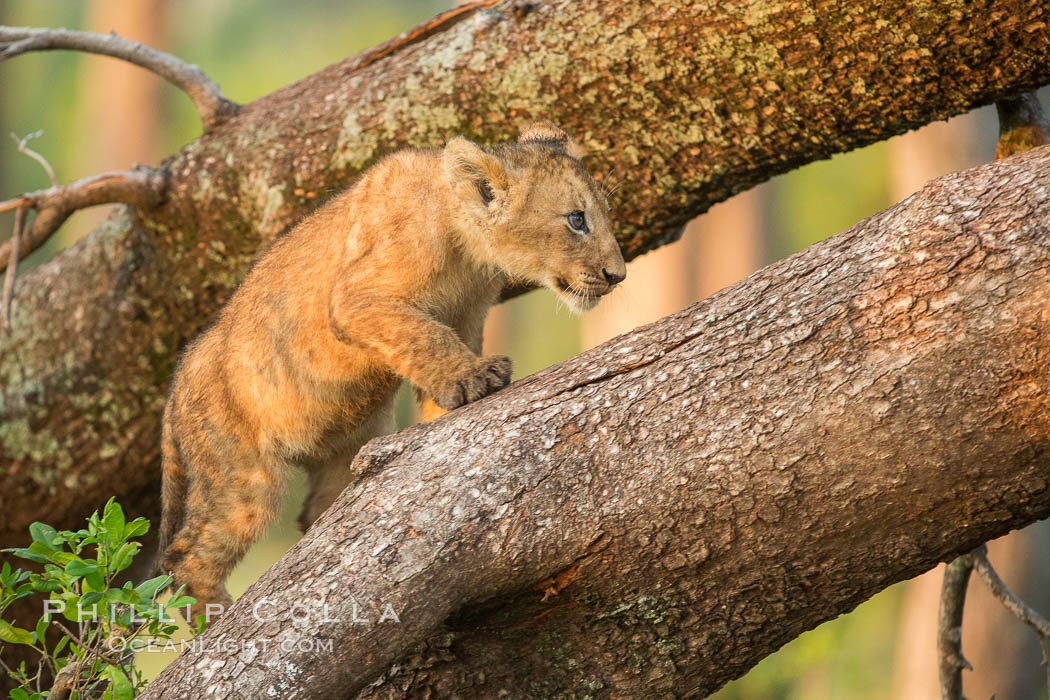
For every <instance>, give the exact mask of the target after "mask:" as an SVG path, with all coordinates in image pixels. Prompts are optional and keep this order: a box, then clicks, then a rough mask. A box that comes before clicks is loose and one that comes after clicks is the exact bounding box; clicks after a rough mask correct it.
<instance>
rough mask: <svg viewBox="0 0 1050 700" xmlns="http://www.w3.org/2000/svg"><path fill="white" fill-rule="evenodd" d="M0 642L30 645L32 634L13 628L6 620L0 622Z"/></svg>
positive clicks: (19, 628)
mask: <svg viewBox="0 0 1050 700" xmlns="http://www.w3.org/2000/svg"><path fill="white" fill-rule="evenodd" d="M0 641H2V642H7V643H9V644H32V643H33V633H32V632H30V631H29V630H24V629H22V628H21V627H15V626H14V625H12V624H11V623H10V622H8V621H7V620H0Z"/></svg>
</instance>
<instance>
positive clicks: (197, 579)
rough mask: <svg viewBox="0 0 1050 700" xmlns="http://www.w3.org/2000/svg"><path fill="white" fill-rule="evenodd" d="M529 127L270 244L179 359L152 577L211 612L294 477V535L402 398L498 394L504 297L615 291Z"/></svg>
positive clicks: (589, 223) (444, 402) (574, 184)
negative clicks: (304, 493)
mask: <svg viewBox="0 0 1050 700" xmlns="http://www.w3.org/2000/svg"><path fill="white" fill-rule="evenodd" d="M575 152H576V146H575V144H574V143H573V142H572V141H571V140H570V139H569V137H568V136H567V135H566V134H565V133H564V132H563V131H561V130H560V129H558V128H557V127H555V126H553V125H551V124H547V123H539V124H535V125H533V126H531V127H529V128H528V129H527V130H526V131H525V132H524V133H522V135H521V137H520V139H519V140H518V142H517V143H516V144H504V145H498V146H495V147H492V148H482V147H480V146H477V145H475V144H474V143H472V142H470V141H468V140H466V139H464V138H454V139H452V140H451V141H450V142H449V143H448V145H447V146H445V148H444V149H433V150H405V151H401V152H398V153H394V154H393V155H390V156H388V157H386V158H384V159H383V160H381V161H380V162H379V163H377V164H376V165H375V166H374V167H372V168H371V169H370V170H369V171H368V172H366V173H365V174H364V175H363V176H362V177H361V178H360V180H359V181H358V182H357V183H356V184H355V185H354V186H353V187H351V188H350V189H349V190H347V191H346V192H343V193H342V194H340V195H338V196H336V197H335V198H334V199H332V200H331V201H330V202H328V203H327V204H325V205H324V206H323V207H321V208H320V209H318V210H317V211H316V212H315V213H313V214H312V215H310V216H309V217H308V218H306V219H305V220H303V221H302V222H301V223H300V224H298V225H297V226H296V227H295V228H294V229H292V230H291V231H290V232H289V233H287V234H286V235H284V236H282V237H280V238H278V239H277V240H276V241H275V242H274V244H273V246H272V247H271V248H270V250H269V251H267V252H266V254H265V255H263V256H262V257H261V258H260V259H259V260H258V262H257V263H256V264H255V265H254V266H253V267H252V269H251V271H250V272H249V273H248V275H247V277H246V278H245V279H244V281H243V282H242V283H241V285H240V286H239V287H238V288H237V290H236V291H235V292H234V294H233V295H232V297H231V298H230V300H229V302H228V303H227V304H226V305H225V306H224V307H223V308H222V310H221V311H219V313H218V317H217V318H216V319H215V321H214V323H213V324H212V325H211V326H210V327H208V328H207V329H206V330H205V331H203V332H202V333H201V334H200V335H199V336H198V337H197V338H196V339H195V340H194V341H193V342H192V343H191V344H190V345H189V346H188V348H187V349H186V351H185V353H184V354H183V356H182V357H181V359H180V361H179V364H178V367H177V369H176V370H175V377H174V379H173V381H172V386H171V391H170V394H169V396H168V401H167V405H166V406H165V410H164V425H163V443H162V454H163V472H164V473H163V498H164V509H163V519H162V524H161V546H162V549H161V558H160V561H159V568H160V570H161V571H164V572H172V573H173V574H174V576H175V580H176V582H177V583H178V584H186V587H187V593H188V594H189V595H192V596H194V597H196V598H197V600H198V606H197V607H196V608H195V610H194V612H195V613H196V612H197V611H198V610H203V606H204V604H206V603H221V604H226V603H228V602H229V601H230V597H229V595H228V594H227V593H226V590H225V588H224V586H223V582H224V581H225V579H226V577H227V575H228V574H229V573H230V571H231V570H232V569H233V567H234V565H235V564H236V563H237V561H238V560H239V559H240V558H241V557H242V556H243V555H244V553H245V552H246V551H247V549H248V547H249V546H250V545H251V544H252V543H253V542H254V541H255V539H256V538H257V537H259V535H260V534H261V533H262V531H263V529H264V528H265V527H266V525H267V524H268V523H269V522H270V520H271V519H272V518H273V517H274V515H275V514H276V512H277V509H278V506H279V502H280V497H281V495H282V491H283V490H284V486H285V482H286V481H287V478H288V475H289V472H290V471H291V468H292V467H302V468H304V469H305V470H306V472H307V475H308V478H309V486H310V492H309V495H308V497H307V499H306V505H305V507H304V510H303V513H302V515H301V516H300V523H301V525H302V526H303V528H304V529H305V528H306V527H307V526H309V525H310V524H311V523H312V522H313V521H314V520H315V519H317V517H318V516H319V515H320V514H321V513H322V512H323V511H324V510H325V509H326V508H327V507H328V506H329V505H330V504H331V503H332V502H333V501H334V500H335V498H336V496H338V495H339V493H340V492H341V491H342V490H343V489H344V488H345V487H346V486H347V485H348V484H349V483H351V482H352V481H353V480H354V477H355V474H354V470H353V468H352V465H351V461H352V459H353V456H354V455H355V454H356V453H357V451H358V450H359V449H360V448H361V446H362V445H364V444H365V443H366V442H367V441H368V440H370V439H372V438H373V437H376V436H378V435H383V434H386V433H389V432H391V431H392V430H393V414H392V401H393V398H394V394H395V392H396V390H397V388H398V386H399V384H400V383H401V381H402V380H403V379H407V380H409V381H410V382H412V383H413V384H414V385H415V386H416V387H417V389H418V390H419V391H420V392H422V393H423V394H425V395H426V396H429V397H430V398H431V399H432V400H433V401H434V402H435V403H436V404H437V405H438V406H440V407H441V408H443V409H446V410H448V409H453V408H456V407H457V406H462V405H463V404H465V403H468V402H470V401H474V400H476V399H480V398H481V397H483V396H485V395H486V394H489V393H491V392H493V391H496V390H497V389H500V388H502V387H504V386H506V385H507V383H508V382H509V381H510V374H511V366H510V360H509V359H508V358H506V357H502V356H496V355H487V356H482V355H480V352H481V332H482V326H483V324H484V321H485V314H486V313H487V311H488V308H489V307H490V306H491V305H492V304H494V303H495V302H496V301H497V298H498V297H499V294H500V291H501V290H502V289H503V288H504V287H505V286H507V285H508V284H509V283H511V282H525V283H530V284H537V285H542V286H545V287H548V288H550V289H552V290H553V291H554V292H555V294H557V295H559V296H560V297H561V299H562V300H564V301H565V302H566V303H567V304H568V305H569V306H570V307H571V308H573V309H575V310H577V311H584V310H587V309H590V308H592V307H593V306H594V305H595V304H596V303H597V302H598V298H599V297H601V296H602V295H604V294H607V293H608V292H609V291H610V290H612V288H613V287H614V286H615V285H616V284H617V283H618V282H620V281H622V280H623V279H624V276H625V274H626V269H625V267H624V261H623V257H622V256H621V254H620V248H619V246H618V244H617V242H616V239H615V238H613V234H612V232H611V230H610V223H609V210H608V205H607V203H606V201H605V197H604V196H603V193H602V190H601V189H600V188H599V186H598V185H597V183H595V181H594V179H593V178H592V177H591V175H590V174H589V173H588V172H587V170H586V169H585V168H584V166H583V165H582V164H581V163H580V161H579V160H577V159H576V157H574V155H573V154H574V153H575Z"/></svg>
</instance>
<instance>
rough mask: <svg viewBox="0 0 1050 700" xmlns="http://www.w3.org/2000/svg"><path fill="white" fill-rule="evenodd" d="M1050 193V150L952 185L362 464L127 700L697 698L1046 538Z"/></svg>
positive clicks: (375, 451) (933, 187)
mask: <svg viewBox="0 0 1050 700" xmlns="http://www.w3.org/2000/svg"><path fill="white" fill-rule="evenodd" d="M1048 191H1050V147H1044V148H1040V149H1036V150H1033V151H1030V152H1029V153H1027V154H1024V155H1022V156H1017V157H1013V158H1008V159H1004V160H1000V161H997V162H995V163H993V164H989V165H986V166H983V167H980V168H975V169H973V170H969V171H966V172H963V173H958V174H954V175H951V176H947V177H944V178H941V179H939V180H937V181H935V182H933V183H931V184H930V185H928V186H927V187H926V188H925V189H924V190H923V191H922V192H921V193H920V194H918V195H916V196H914V197H912V198H910V199H908V200H906V201H904V202H902V203H901V204H898V205H896V206H895V207H893V208H891V209H888V210H886V211H885V212H882V213H880V214H878V215H876V216H874V217H872V218H871V219H868V220H866V221H864V222H862V223H860V224H858V225H857V226H855V227H853V228H852V229H850V230H848V231H846V232H844V233H842V234H839V235H838V236H835V237H833V238H831V239H829V240H827V241H824V242H823V243H820V244H817V245H815V246H813V247H811V248H809V249H807V250H805V251H803V252H802V253H799V254H798V255H795V256H793V257H791V258H789V259H787V260H784V261H782V262H779V263H776V264H774V265H771V266H770V267H767V268H765V269H764V270H762V271H760V272H758V273H756V274H755V275H752V276H751V277H750V278H748V279H747V280H745V281H743V282H741V283H740V284H737V285H735V286H733V287H731V288H729V289H727V290H725V291H723V292H721V293H719V294H716V295H715V296H714V297H712V298H710V299H709V300H706V301H703V302H700V303H699V304H696V305H694V306H693V307H691V308H688V309H686V310H684V311H682V312H680V313H677V314H675V315H673V316H670V317H668V318H666V319H663V320H662V321H660V322H657V323H654V324H652V325H649V326H646V327H644V328H641V329H639V330H637V331H635V332H634V333H631V334H628V335H625V336H621V337H619V338H617V339H614V340H613V341H611V342H609V343H607V344H605V345H603V346H601V347H599V348H596V349H595V350H593V351H590V352H588V353H585V354H583V355H581V356H579V357H577V358H574V359H572V360H570V361H568V362H565V363H563V364H561V365H557V366H555V367H553V368H551V369H549V370H546V371H544V372H541V373H539V374H536V375H533V376H531V377H529V378H527V379H525V380H523V381H520V382H517V383H515V384H514V385H512V386H511V387H509V388H508V389H506V390H504V391H502V392H500V393H498V394H497V395H495V396H493V397H489V398H486V399H484V400H482V401H480V402H478V403H475V404H471V405H469V406H467V407H465V408H464V409H461V410H457V411H455V412H453V413H452V414H450V415H448V416H446V417H444V418H443V419H441V420H439V421H436V422H434V423H430V424H426V425H421V426H416V427H414V428H412V429H410V430H406V431H403V432H402V433H399V434H397V435H394V436H390V437H387V438H382V439H380V440H376V441H373V442H372V443H369V445H367V446H366V447H365V449H364V450H363V451H362V453H361V454H359V455H358V457H357V461H358V464H359V467H360V469H361V470H362V471H364V472H365V477H364V479H363V481H362V482H361V483H360V484H358V485H357V486H354V487H351V488H349V489H348V490H347V491H346V492H344V493H343V495H342V496H341V497H340V499H339V500H338V501H337V502H336V504H335V505H334V506H333V507H332V508H331V509H330V510H329V511H328V512H327V513H326V514H325V515H324V516H323V517H322V518H321V520H319V521H318V523H317V524H316V525H315V526H314V527H313V528H311V530H310V531H309V532H308V533H307V535H306V536H305V537H304V539H303V540H302V541H301V542H300V543H299V544H297V545H296V546H295V547H294V548H293V549H292V550H291V551H289V552H288V554H287V555H286V556H285V557H284V558H283V559H281V561H280V562H279V563H278V564H276V565H275V566H274V567H273V568H272V569H271V570H270V571H269V572H267V573H266V574H265V575H264V576H263V578H262V579H260V581H259V582H258V583H256V584H255V585H254V586H253V587H252V588H251V589H249V590H248V591H247V592H246V593H245V594H244V596H243V597H242V598H241V599H240V600H239V601H237V603H236V604H235V606H234V608H233V609H232V610H231V611H230V612H229V613H228V614H227V615H225V616H224V617H222V618H221V619H220V620H219V621H218V622H217V623H216V624H215V625H214V627H212V628H211V629H209V630H208V632H207V633H206V634H205V635H204V637H203V638H202V640H201V643H202V645H203V647H204V648H205V650H204V651H203V652H198V653H186V654H183V655H182V656H181V657H180V658H179V659H177V660H176V661H175V662H174V663H173V664H172V665H171V666H169V667H168V668H167V669H166V670H165V671H164V672H163V673H162V674H161V676H160V677H159V678H158V679H157V680H156V681H154V682H153V683H152V684H151V685H150V686H149V688H148V690H147V693H146V695H145V696H144V697H148V698H160V697H204V696H205V695H206V692H211V693H215V694H216V695H217V696H221V697H265V696H268V695H269V696H273V695H275V694H276V695H278V696H281V697H291V696H294V695H295V694H296V693H298V694H299V695H301V696H303V697H310V698H336V697H346V696H347V695H348V694H353V693H354V692H362V693H363V694H365V695H375V696H380V697H402V696H403V695H402V694H407V695H409V696H412V697H417V696H418V697H456V696H459V697H497V696H499V693H500V692H501V691H507V692H509V693H510V695H511V696H514V697H534V696H541V697H553V696H567V697H583V696H593V695H604V696H608V697H662V696H669V695H671V694H672V693H674V694H676V695H694V694H695V695H703V694H706V693H709V692H711V691H714V690H715V689H717V688H718V687H720V686H721V685H722V684H724V683H725V682H726V681H728V680H730V679H732V678H735V677H737V676H739V675H741V674H742V673H744V672H745V671H746V670H747V669H749V668H750V667H751V666H753V665H754V664H755V663H756V662H757V661H758V660H759V659H761V658H762V657H764V656H766V655H767V654H769V653H771V652H772V651H774V650H776V649H777V648H778V647H780V646H781V645H782V644H784V643H785V642H787V641H788V640H790V639H792V638H794V637H796V636H797V635H798V634H800V633H801V632H803V631H804V630H807V629H810V628H812V627H814V626H815V625H817V624H819V623H820V622H822V621H824V620H827V619H830V618H831V617H834V616H836V615H839V614H841V613H845V612H848V611H849V610H851V609H852V608H853V607H855V606H856V605H857V604H858V603H860V602H861V601H863V600H865V599H867V598H868V597H870V596H871V595H873V594H874V593H875V592H877V591H879V590H881V589H883V588H885V587H886V586H888V585H890V584H892V583H894V582H896V581H900V580H903V579H907V578H910V577H912V576H915V575H917V574H918V573H920V572H922V571H924V570H927V569H929V568H930V567H932V566H933V565H934V564H935V563H937V562H939V561H943V560H945V559H948V558H951V557H952V556H953V555H954V554H956V553H959V552H963V551H969V550H970V549H972V548H973V547H974V546H976V545H977V544H978V543H980V542H983V541H986V540H989V539H992V538H994V537H998V536H999V535H1002V534H1003V533H1005V532H1007V531H1009V530H1011V529H1014V528H1017V527H1020V526H1023V525H1025V524H1027V523H1030V522H1032V521H1034V520H1036V519H1039V518H1042V517H1046V516H1047V515H1048V514H1050V488H1048V481H1047V480H1048V479H1050V458H1048V454H1050V452H1048V448H1050V438H1048V436H1050V394H1048V392H1047V386H1048V380H1050V340H1048V339H1050V316H1048V313H1047V309H1048V308H1050V209H1048V207H1047V206H1046V200H1047V196H1048V194H1047V193H1048ZM253 610H254V611H256V612H261V613H262V614H261V615H259V616H253V614H252V611H253ZM391 612H393V613H396V615H397V617H398V618H399V622H395V621H393V620H392V619H391V617H390V616H391ZM383 617H385V618H386V619H385V620H384V619H383ZM259 618H264V619H259ZM365 619H367V622H363V621H362V620H365ZM421 643H422V645H421ZM931 643H932V640H931ZM245 644H250V645H251V646H242V645H245ZM231 650H232V651H231ZM373 683H374V685H372V686H371V687H369V684H373ZM428 693H429V695H428Z"/></svg>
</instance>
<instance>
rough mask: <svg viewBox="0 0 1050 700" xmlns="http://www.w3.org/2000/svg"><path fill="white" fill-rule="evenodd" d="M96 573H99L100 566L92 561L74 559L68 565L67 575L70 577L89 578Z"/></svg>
mask: <svg viewBox="0 0 1050 700" xmlns="http://www.w3.org/2000/svg"><path fill="white" fill-rule="evenodd" d="M96 571H98V564H96V563H95V562H93V561H90V560H88V561H84V560H83V559H74V560H73V561H71V562H69V563H68V564H66V573H67V574H69V575H70V576H87V575H88V574H93V573H95V572H96Z"/></svg>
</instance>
